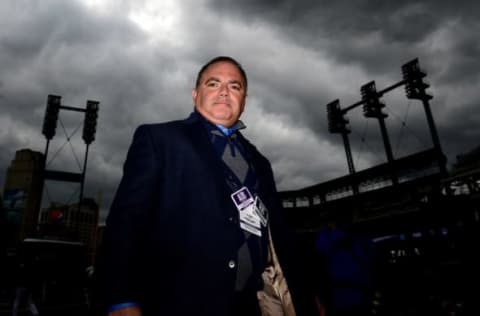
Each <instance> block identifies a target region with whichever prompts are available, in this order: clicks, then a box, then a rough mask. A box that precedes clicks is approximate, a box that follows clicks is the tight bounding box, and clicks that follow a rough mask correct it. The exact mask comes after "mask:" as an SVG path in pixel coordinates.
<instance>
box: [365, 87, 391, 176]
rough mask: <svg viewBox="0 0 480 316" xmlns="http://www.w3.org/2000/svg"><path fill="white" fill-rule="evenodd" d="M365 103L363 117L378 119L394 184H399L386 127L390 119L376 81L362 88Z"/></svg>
mask: <svg viewBox="0 0 480 316" xmlns="http://www.w3.org/2000/svg"><path fill="white" fill-rule="evenodd" d="M360 92H361V94H362V101H363V115H364V116H365V117H367V118H376V119H378V123H379V125H380V131H381V133H382V139H383V144H384V147H385V153H386V155H387V161H388V163H389V165H390V169H391V173H392V182H393V184H397V183H398V177H397V174H396V172H395V168H394V163H395V162H394V159H393V153H392V146H391V145H390V139H389V137H388V132H387V127H386V125H385V118H386V117H388V115H387V114H386V113H383V112H382V108H384V107H385V104H384V103H382V102H381V101H380V95H379V93H378V92H377V88H376V86H375V81H370V82H369V83H367V84H365V85H363V86H362V87H361V88H360Z"/></svg>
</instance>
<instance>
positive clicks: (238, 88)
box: [231, 84, 241, 90]
mask: <svg viewBox="0 0 480 316" xmlns="http://www.w3.org/2000/svg"><path fill="white" fill-rule="evenodd" d="M231 88H232V89H233V90H240V89H241V87H240V85H238V84H232V85H231Z"/></svg>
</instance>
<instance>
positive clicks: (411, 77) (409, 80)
mask: <svg viewBox="0 0 480 316" xmlns="http://www.w3.org/2000/svg"><path fill="white" fill-rule="evenodd" d="M402 75H403V80H404V82H405V92H406V95H407V98H409V99H415V100H420V101H422V103H423V108H424V110H425V116H426V117H427V123H428V127H429V129H430V134H431V136H432V142H433V146H434V148H435V150H436V151H437V154H438V161H439V165H440V168H441V171H442V173H444V174H446V173H447V167H446V162H447V161H446V158H445V155H444V154H443V151H442V146H441V145H440V138H439V137H438V132H437V127H436V126H435V121H434V119H433V114H432V111H431V109H430V103H429V101H430V100H431V99H433V97H432V96H431V95H429V94H428V93H427V92H426V89H427V88H428V87H430V85H429V84H428V83H426V82H424V81H423V78H425V77H426V76H427V74H426V72H424V71H423V70H422V69H421V68H420V65H419V62H418V58H415V59H414V60H411V61H409V62H408V63H406V64H404V65H403V66H402Z"/></svg>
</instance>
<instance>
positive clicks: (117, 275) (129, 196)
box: [99, 125, 161, 307]
mask: <svg viewBox="0 0 480 316" xmlns="http://www.w3.org/2000/svg"><path fill="white" fill-rule="evenodd" d="M160 166H161V161H160V159H159V155H158V154H157V153H156V151H155V146H154V143H153V141H152V132H151V128H149V126H147V125H143V126H140V127H139V128H137V130H136V131H135V134H134V137H133V142H132V144H131V146H130V149H129V151H128V154H127V159H126V161H125V164H124V169H123V177H122V179H121V181H120V185H119V187H118V189H117V192H116V195H115V198H114V200H113V203H112V206H111V208H110V213H109V215H108V217H107V222H106V227H105V232H104V239H103V246H102V247H103V251H102V258H101V261H102V262H101V269H100V270H101V272H100V274H101V275H100V277H99V278H100V280H101V282H100V287H101V291H102V293H101V294H100V295H101V297H102V298H103V299H102V301H103V304H104V306H106V307H108V306H111V305H113V304H118V303H124V302H140V299H141V292H142V286H141V281H140V280H141V279H142V276H141V271H142V266H141V263H142V258H144V256H145V254H146V253H147V252H146V251H145V250H146V247H147V246H148V245H147V238H145V237H146V234H148V231H149V227H148V225H149V223H150V222H151V221H149V217H150V214H151V211H152V209H154V205H153V204H154V194H155V192H158V191H156V190H158V189H159V188H158V183H159V177H160V169H161V168H160Z"/></svg>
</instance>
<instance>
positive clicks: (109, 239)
mask: <svg viewBox="0 0 480 316" xmlns="http://www.w3.org/2000/svg"><path fill="white" fill-rule="evenodd" d="M246 96H247V77H246V74H245V71H244V70H243V68H242V67H241V65H240V64H239V63H238V62H237V61H235V60H234V59H232V58H230V57H224V56H221V57H217V58H214V59H213V60H211V61H210V62H208V63H207V64H206V65H204V66H203V68H202V69H201V70H200V72H199V74H198V77H197V82H196V87H195V88H194V89H193V91H192V98H193V101H194V104H195V110H194V112H193V113H192V114H191V115H190V117H188V118H187V119H185V120H179V121H173V122H167V123H162V124H152V125H142V126H140V127H139V128H138V129H137V130H136V132H135V135H134V137H133V142H132V144H131V147H130V149H129V151H128V155H127V159H126V161H125V164H124V174H123V178H122V180H121V182H120V185H119V187H118V190H117V193H116V196H115V199H114V201H113V203H112V206H111V209H110V213H109V215H108V218H107V225H106V229H105V233H104V244H103V248H104V249H103V256H102V257H103V260H102V263H103V264H102V267H101V272H100V278H101V288H102V296H103V299H104V303H105V306H106V307H107V308H108V310H109V312H108V313H109V315H110V316H120V315H123V316H139V315H144V316H153V315H155V316H161V315H166V316H176V315H189V316H191V315H195V316H216V315H218V316H234V315H249V316H250V315H252V316H253V315H260V309H259V307H258V299H257V292H258V291H260V290H262V288H263V282H262V277H261V274H262V272H263V271H264V269H265V267H267V266H268V265H269V262H270V259H269V256H268V250H267V249H268V243H269V230H270V233H271V236H272V237H271V238H272V241H273V244H274V245H275V251H276V254H277V256H278V259H279V261H280V264H281V267H282V269H283V273H284V275H285V277H286V280H287V282H288V286H289V291H290V295H291V299H292V301H293V306H294V307H295V309H296V314H297V315H299V316H303V315H314V314H315V306H314V303H313V301H312V300H311V296H310V290H309V287H307V286H305V285H306V283H305V279H303V278H302V276H301V275H300V272H301V271H302V270H303V268H304V267H303V266H302V265H301V261H300V260H299V258H298V257H297V256H296V255H294V254H293V253H292V251H294V249H295V247H294V244H293V242H292V241H293V239H292V238H291V237H292V236H291V235H290V233H289V232H288V229H287V227H286V225H285V223H284V218H283V215H282V208H281V205H280V202H279V199H278V197H277V192H276V187H275V183H274V177H273V173H272V169H271V166H270V163H269V162H268V160H267V159H266V158H265V157H264V156H263V155H261V154H260V153H259V152H258V150H257V149H256V148H255V147H254V146H253V145H252V144H251V143H250V142H249V141H247V140H246V139H245V138H244V136H243V135H242V134H241V133H240V131H239V130H240V129H242V128H244V125H243V124H242V123H241V121H239V117H240V115H241V114H242V112H243V110H244V108H245V100H246Z"/></svg>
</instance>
